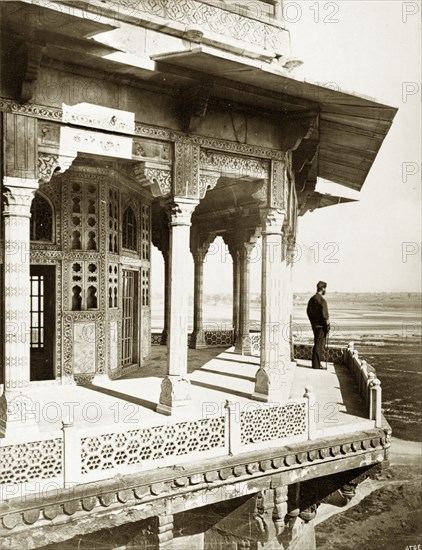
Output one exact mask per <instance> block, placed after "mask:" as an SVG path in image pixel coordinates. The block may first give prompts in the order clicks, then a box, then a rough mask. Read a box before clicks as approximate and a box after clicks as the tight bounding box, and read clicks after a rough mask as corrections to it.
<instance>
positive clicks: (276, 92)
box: [152, 45, 397, 190]
mask: <svg viewBox="0 0 422 550" xmlns="http://www.w3.org/2000/svg"><path fill="white" fill-rule="evenodd" d="M152 59H153V60H154V61H155V63H156V70H157V71H158V72H161V73H167V74H170V75H172V76H173V77H176V76H177V75H178V76H179V77H180V78H181V79H184V80H185V81H186V80H188V79H189V78H190V79H191V80H193V81H195V80H197V81H200V80H202V81H203V80H204V77H205V75H206V76H208V77H209V78H211V79H212V80H213V83H214V84H213V90H212V93H213V95H216V96H218V95H219V96H220V97H226V98H228V97H230V93H231V94H235V95H237V97H242V101H244V102H245V103H249V105H251V104H254V103H255V104H256V105H257V106H262V105H263V104H265V103H267V105H268V106H271V108H272V109H273V110H274V111H275V112H276V111H277V104H278V110H279V111H280V113H284V114H286V113H287V117H290V120H291V113H294V112H298V114H299V115H300V116H302V117H303V115H312V114H313V113H317V114H318V115H319V117H318V118H319V150H318V172H317V176H318V177H320V178H323V179H326V180H329V181H333V182H335V183H338V184H340V185H344V186H346V187H349V188H352V189H355V190H360V189H361V187H362V185H363V183H364V182H365V179H366V177H367V175H368V172H369V170H370V168H371V166H372V164H373V162H374V160H375V157H376V155H377V153H378V151H379V149H380V147H381V145H382V142H383V140H384V138H385V137H386V135H387V133H388V131H389V129H390V126H391V124H392V121H393V119H394V117H395V114H396V112H397V109H396V108H394V107H390V106H388V105H383V104H381V103H377V102H376V101H374V100H372V99H370V98H366V97H363V96H359V95H357V94H352V93H348V92H343V91H340V90H339V89H333V88H332V87H331V88H328V87H324V86H320V85H316V84H313V83H311V82H305V81H302V80H298V79H295V78H292V76H291V75H289V74H288V73H287V72H286V71H285V70H283V69H282V68H280V67H279V66H278V65H277V64H275V63H274V64H269V63H262V62H258V61H253V60H248V61H246V60H245V59H242V58H240V57H238V56H235V55H230V54H226V53H223V52H221V51H219V50H218V49H216V48H210V47H207V46H203V45H198V46H197V47H193V48H191V49H190V50H187V51H178V52H169V53H164V54H159V55H155V56H152ZM288 119H289V118H288ZM303 120H304V119H303V118H302V120H301V121H297V123H296V125H295V126H296V128H297V127H298V125H299V127H300V125H301V124H302V122H303ZM281 122H283V118H281ZM284 122H286V120H285V119H284ZM311 129H312V128H311V127H310V128H309V131H311ZM302 130H303V133H304V135H303V137H302V139H306V133H307V132H306V129H303V128H302ZM299 144H300V140H299V143H298V144H296V147H297V146H298V145H299ZM285 146H286V150H294V149H295V145H293V146H292V145H291V144H290V143H288V144H286V145H285Z"/></svg>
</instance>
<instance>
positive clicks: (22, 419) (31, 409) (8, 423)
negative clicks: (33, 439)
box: [0, 392, 39, 438]
mask: <svg viewBox="0 0 422 550" xmlns="http://www.w3.org/2000/svg"><path fill="white" fill-rule="evenodd" d="M38 431H39V427H38V424H37V422H36V410H35V404H34V401H33V400H32V399H31V397H30V396H29V395H28V394H24V393H18V392H10V393H9V392H8V393H7V394H5V393H3V394H2V395H1V396H0V438H8V437H11V436H13V437H16V436H17V437H20V436H23V435H28V434H29V433H32V434H33V433H34V432H35V433H36V432H38Z"/></svg>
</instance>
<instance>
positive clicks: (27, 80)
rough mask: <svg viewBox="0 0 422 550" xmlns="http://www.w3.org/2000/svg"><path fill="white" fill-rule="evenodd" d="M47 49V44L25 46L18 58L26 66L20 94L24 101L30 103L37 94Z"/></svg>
mask: <svg viewBox="0 0 422 550" xmlns="http://www.w3.org/2000/svg"><path fill="white" fill-rule="evenodd" d="M45 48H46V46H45V44H24V45H23V46H22V47H21V48H20V51H19V52H18V57H20V58H21V59H22V65H23V66H24V69H23V70H24V74H23V79H22V85H21V93H20V96H21V99H22V101H30V100H31V99H32V96H33V95H34V93H35V89H36V85H37V80H38V74H39V71H40V65H41V59H42V55H43V53H44V50H45Z"/></svg>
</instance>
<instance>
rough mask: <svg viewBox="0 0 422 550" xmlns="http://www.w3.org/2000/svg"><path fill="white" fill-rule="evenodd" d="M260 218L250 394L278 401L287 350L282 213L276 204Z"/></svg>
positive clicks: (282, 395)
mask: <svg viewBox="0 0 422 550" xmlns="http://www.w3.org/2000/svg"><path fill="white" fill-rule="evenodd" d="M261 218H262V286H261V289H262V290H261V364H260V368H259V370H258V372H257V374H256V381H255V392H254V394H253V395H252V398H253V399H258V400H261V401H280V400H281V399H283V398H286V397H287V396H286V389H287V380H286V359H287V357H286V354H287V352H286V350H285V349H284V347H285V346H283V341H282V338H281V336H282V331H281V330H280V321H281V308H282V303H281V292H282V291H283V292H284V289H282V281H283V268H284V266H283V264H282V263H281V262H280V254H281V249H282V245H283V233H282V227H283V221H284V213H283V211H282V210H280V209H277V208H269V209H263V210H262V211H261ZM284 269H285V268H284ZM288 355H290V351H289V352H288ZM289 359H290V357H289Z"/></svg>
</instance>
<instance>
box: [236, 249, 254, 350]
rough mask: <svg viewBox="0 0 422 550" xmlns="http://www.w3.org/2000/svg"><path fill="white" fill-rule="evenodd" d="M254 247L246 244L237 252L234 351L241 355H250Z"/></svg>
mask: <svg viewBox="0 0 422 550" xmlns="http://www.w3.org/2000/svg"><path fill="white" fill-rule="evenodd" d="M254 246H255V243H254V242H246V243H243V246H241V247H240V250H239V270H240V281H239V331H238V335H237V338H236V344H235V350H236V351H237V352H238V353H241V354H242V355H252V343H251V337H250V333H249V318H250V259H251V254H252V250H253V248H254Z"/></svg>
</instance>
